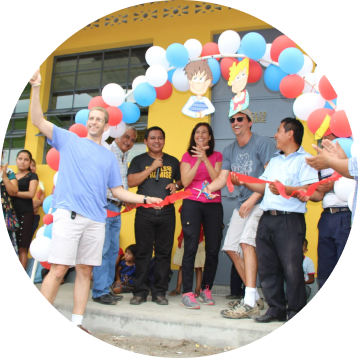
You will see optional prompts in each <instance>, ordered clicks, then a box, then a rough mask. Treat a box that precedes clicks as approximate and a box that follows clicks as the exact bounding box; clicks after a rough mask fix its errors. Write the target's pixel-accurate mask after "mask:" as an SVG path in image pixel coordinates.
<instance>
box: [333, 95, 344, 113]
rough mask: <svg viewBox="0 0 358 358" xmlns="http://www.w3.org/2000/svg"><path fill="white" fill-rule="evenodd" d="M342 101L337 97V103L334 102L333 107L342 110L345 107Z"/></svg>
mask: <svg viewBox="0 0 358 358" xmlns="http://www.w3.org/2000/svg"><path fill="white" fill-rule="evenodd" d="M342 102H343V101H342V99H341V97H337V104H336V108H335V110H336V112H337V111H343V110H344V109H345V108H344V105H343V103H342Z"/></svg>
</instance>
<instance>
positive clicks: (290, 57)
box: [278, 47, 305, 75]
mask: <svg viewBox="0 0 358 358" xmlns="http://www.w3.org/2000/svg"><path fill="white" fill-rule="evenodd" d="M278 63H279V65H280V68H281V69H282V71H283V72H286V73H288V74H290V75H293V74H295V73H297V72H298V71H299V70H301V69H302V67H303V65H304V63H305V58H304V57H303V53H302V52H301V51H300V50H299V49H298V48H294V47H289V48H286V49H284V50H283V51H282V52H281V53H280V56H279V57H278Z"/></svg>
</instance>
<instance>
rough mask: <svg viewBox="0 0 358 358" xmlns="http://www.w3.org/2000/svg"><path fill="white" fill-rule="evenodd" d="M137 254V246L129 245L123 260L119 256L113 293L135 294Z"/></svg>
mask: <svg viewBox="0 0 358 358" xmlns="http://www.w3.org/2000/svg"><path fill="white" fill-rule="evenodd" d="M136 253H137V247H136V245H129V246H128V247H127V248H126V251H125V253H124V258H123V259H121V255H118V258H117V262H116V278H115V281H114V282H113V285H112V291H113V293H115V294H118V293H130V292H133V290H134V279H135V255H136Z"/></svg>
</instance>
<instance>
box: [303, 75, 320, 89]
mask: <svg viewBox="0 0 358 358" xmlns="http://www.w3.org/2000/svg"><path fill="white" fill-rule="evenodd" d="M302 77H303V79H307V81H309V82H310V83H312V84H313V85H314V84H315V82H314V81H315V74H314V73H306V74H305V75H304V76H302ZM302 93H317V91H316V90H315V88H314V87H312V86H311V85H309V84H308V83H307V82H306V81H305V86H304V88H303V91H302Z"/></svg>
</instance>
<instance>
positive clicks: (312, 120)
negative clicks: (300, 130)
mask: <svg viewBox="0 0 358 358" xmlns="http://www.w3.org/2000/svg"><path fill="white" fill-rule="evenodd" d="M333 113H334V111H333V110H332V109H328V108H320V109H316V110H315V111H313V112H312V113H311V114H310V115H309V116H308V118H307V127H308V129H309V130H310V131H311V132H312V133H313V134H315V133H316V132H317V129H318V128H319V127H320V126H321V124H322V123H323V121H324V119H325V118H326V116H327V114H328V115H329V116H331V117H332V114H333ZM331 121H332V118H331ZM329 132H330V130H329V129H328V130H327V131H326V133H325V134H324V135H328V134H330V133H329Z"/></svg>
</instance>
